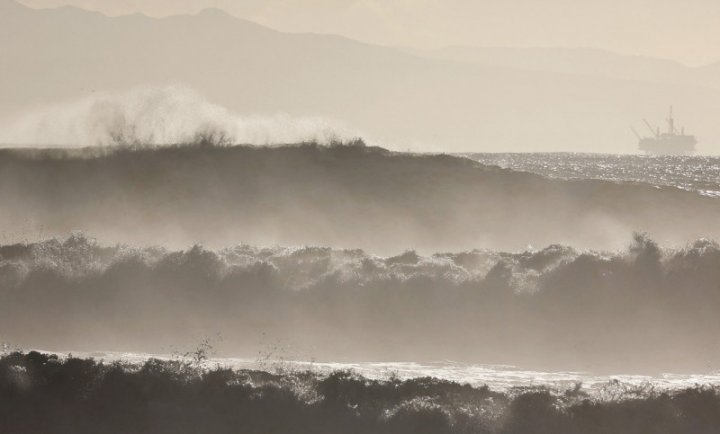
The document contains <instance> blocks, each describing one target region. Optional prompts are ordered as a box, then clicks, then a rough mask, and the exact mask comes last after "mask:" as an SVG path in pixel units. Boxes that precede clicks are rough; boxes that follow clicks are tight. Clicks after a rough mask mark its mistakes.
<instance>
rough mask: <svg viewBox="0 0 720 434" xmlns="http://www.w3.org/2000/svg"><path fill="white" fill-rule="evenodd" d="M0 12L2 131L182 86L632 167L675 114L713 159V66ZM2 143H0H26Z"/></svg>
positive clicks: (200, 23) (403, 129)
mask: <svg viewBox="0 0 720 434" xmlns="http://www.w3.org/2000/svg"><path fill="white" fill-rule="evenodd" d="M0 5H2V6H0V7H1V8H2V13H1V14H0V36H1V38H0V54H1V58H2V62H3V66H4V67H3V68H2V70H0V77H1V78H2V80H0V95H1V96H2V98H0V117H2V118H4V119H5V121H4V122H3V125H4V128H3V130H4V131H9V130H17V123H18V122H19V121H17V119H16V118H17V117H18V116H24V117H25V119H27V117H28V116H29V117H30V118H33V117H35V118H37V117H38V116H39V115H38V113H44V112H45V110H46V107H47V104H61V105H62V104H68V105H70V106H72V105H74V104H77V102H76V101H77V100H78V99H79V98H83V97H87V96H88V94H91V93H92V92H93V91H96V92H121V93H122V92H134V90H133V89H136V88H137V87H138V86H148V85H152V86H165V85H167V84H169V83H178V84H182V85H185V86H187V87H189V88H192V89H195V90H196V91H197V92H198V93H199V94H201V95H204V97H206V98H207V100H208V101H210V102H211V103H214V104H218V105H220V106H222V107H224V108H226V109H228V110H230V111H231V112H233V113H236V114H237V115H238V116H240V117H243V116H261V117H264V116H276V115H277V114H279V113H285V114H287V115H289V116H290V117H301V118H305V117H311V118H315V119H331V120H335V121H338V122H343V123H344V125H346V126H347V128H348V129H350V130H352V131H357V132H359V133H360V134H362V135H363V136H364V137H366V138H367V139H369V140H372V141H373V142H374V143H380V144H382V145H384V146H387V147H390V148H392V149H408V148H411V149H413V150H419V151H428V150H431V151H559V150H566V151H584V152H622V153H627V152H636V139H635V138H634V136H633V135H632V133H631V132H630V130H629V128H628V126H629V125H630V124H631V123H635V124H638V123H640V122H641V121H640V120H641V119H642V118H643V117H647V118H649V119H651V120H652V121H653V122H655V123H661V122H662V119H663V118H664V117H665V115H666V110H667V106H668V105H670V104H674V105H675V106H676V117H677V119H678V122H679V123H680V124H683V125H685V126H686V127H687V129H688V131H690V132H692V133H693V134H696V135H697V136H698V137H699V140H700V145H699V146H698V150H699V152H701V153H718V152H719V151H718V143H720V124H719V123H718V122H717V121H716V120H717V116H718V114H720V90H719V89H718V86H719V84H718V80H717V77H718V73H717V70H718V68H719V67H720V65H717V64H715V65H710V66H706V67H699V68H690V67H686V66H683V65H682V64H679V63H676V62H671V61H663V60H656V59H650V58H637V57H628V56H620V55H615V54H612V53H608V52H604V51H598V50H585V49H577V50H561V49H557V50H556V49H552V50H550V49H528V50H518V49H471V48H470V49H460V48H455V49H443V50H437V51H427V50H425V51H420V52H418V51H408V50H405V49H395V48H386V47H380V46H374V45H367V44H362V43H358V42H353V41H351V40H348V39H344V38H340V37H336V36H320V35H310V34H288V33H279V32H277V31H274V30H271V29H269V28H266V27H262V26H260V25H257V24H254V23H251V22H249V21H244V20H241V19H238V18H234V17H232V16H230V15H228V14H226V13H224V12H222V11H219V10H207V11H204V12H202V13H200V14H198V15H192V16H189V15H188V16H174V17H169V18H163V19H154V18H148V17H145V16H141V15H132V16H125V17H119V18H109V17H106V16H103V15H100V14H98V13H92V12H86V11H82V10H78V9H73V8H62V9H56V10H32V9H28V8H25V7H23V6H21V5H19V4H17V3H14V2H11V1H9V0H2V3H0ZM685 10H687V8H685ZM111 12H112V11H111ZM115 12H120V11H115ZM710 12H712V10H711V9H710ZM18 83H24V85H18ZM73 122H75V121H73ZM73 122H71V123H73ZM78 122H79V123H82V122H81V121H78ZM78 122H75V123H74V124H76V123H78ZM74 124H73V125H74ZM85 127H86V126H85ZM83 128H84V127H83ZM35 133H37V131H36V132H35ZM12 139H13V137H8V136H7V135H6V136H5V137H0V141H4V142H8V141H17V142H30V141H32V139H33V137H30V138H29V139H28V138H27V137H25V138H24V140H22V139H23V137H20V138H18V137H15V139H14V140H12ZM63 144H65V143H63Z"/></svg>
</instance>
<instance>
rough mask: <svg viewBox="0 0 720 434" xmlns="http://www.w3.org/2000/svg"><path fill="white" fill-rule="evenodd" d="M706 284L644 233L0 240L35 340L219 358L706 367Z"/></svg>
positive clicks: (711, 264) (685, 253)
mask: <svg viewBox="0 0 720 434" xmlns="http://www.w3.org/2000/svg"><path fill="white" fill-rule="evenodd" d="M719 281H720V247H719V246H718V245H717V244H716V243H715V242H711V241H707V240H700V241H697V242H695V243H693V244H692V245H689V246H688V247H686V248H683V249H665V248H662V247H660V246H658V245H657V244H656V243H655V242H653V241H652V240H650V239H648V238H646V237H644V236H642V235H637V236H636V238H635V239H634V241H633V242H632V244H631V246H630V247H629V248H628V249H627V250H624V251H620V252H615V253H602V252H592V251H578V250H576V249H573V248H570V247H564V246H550V247H547V248H545V249H542V250H537V251H527V252H521V253H503V252H496V251H486V250H474V251H468V252H462V253H442V254H435V255H431V256H423V255H419V254H418V253H416V252H413V251H408V252H405V253H403V254H401V255H397V256H392V257H380V256H374V255H371V254H368V253H365V252H363V251H361V250H336V249H331V248H323V247H303V248H286V247H275V248H259V247H253V246H247V245H241V246H237V247H233V248H227V249H223V250H219V251H210V250H206V249H203V248H202V247H199V246H195V247H193V248H191V249H189V250H183V251H169V250H166V249H163V248H134V247H128V246H114V247H108V246H102V245H99V244H97V243H96V242H94V241H92V240H90V239H88V238H85V237H83V236H72V237H69V238H67V239H65V240H57V239H53V240H48V241H44V242H39V243H32V244H18V245H7V246H2V247H0V288H1V289H2V290H1V291H0V330H3V333H4V334H5V337H6V339H9V340H12V341H14V342H19V343H23V344H26V345H34V347H36V348H37V347H44V348H48V347H50V348H53V347H54V348H58V347H62V348H73V349H76V350H83V349H88V348H89V349H91V350H94V349H99V348H105V349H112V348H108V342H111V343H114V346H115V348H116V349H124V348H125V349H126V348H132V349H135V350H149V351H151V352H152V351H153V350H157V349H158V348H167V347H168V345H172V344H173V343H174V342H183V341H184V342H187V339H188V338H189V337H195V338H199V337H202V336H207V335H208V334H210V333H215V332H220V333H222V334H223V335H224V336H225V340H224V344H223V345H224V348H223V350H224V351H226V352H227V353H231V354H238V353H241V352H245V354H247V353H248V352H250V353H254V351H255V350H257V349H258V344H259V343H258V339H260V337H259V336H258V335H260V334H263V336H266V337H272V338H274V339H283V340H287V341H290V342H293V343H294V344H296V345H298V346H299V347H302V348H306V349H308V351H309V352H311V353H312V354H314V355H316V356H318V357H321V358H333V357H344V358H346V359H349V360H353V359H355V360H372V359H375V360H378V359H380V360H437V359H438V358H447V359H454V360H466V361H475V362H480V363H509V364H514V365H521V366H536V367H541V368H545V369H548V368H549V369H565V368H570V369H588V370H613V369H617V370H622V371H624V372H627V371H632V370H634V369H636V368H637V369H641V370H644V372H647V371H650V372H654V370H655V369H658V370H663V369H665V370H684V369H699V370H703V371H704V370H708V369H713V368H715V369H716V368H717V366H715V365H714V364H713V363H712V362H708V361H713V360H718V359H719V357H720V349H718V348H717V347H716V346H715V345H712V343H713V342H715V340H716V336H717V334H718V333H720V320H718V318H717V312H718V311H720V296H719V295H718V294H719V293H718V287H717V282H719ZM60 313H61V314H60ZM47 318H52V323H53V327H51V328H47V329H43V330H40V329H37V327H36V324H39V323H41V322H43V321H45V320H46V319H47ZM87 324H93V326H92V327H87ZM128 345H132V347H129V346H128Z"/></svg>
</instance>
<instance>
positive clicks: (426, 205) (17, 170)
mask: <svg viewBox="0 0 720 434" xmlns="http://www.w3.org/2000/svg"><path fill="white" fill-rule="evenodd" d="M0 203H1V204H2V213H0V227H1V228H3V231H4V232H3V234H2V235H3V236H5V237H7V238H10V239H17V238H23V235H24V234H25V236H29V237H36V236H37V235H38V234H42V235H45V236H47V235H50V236H58V235H63V236H64V235H65V234H67V233H68V232H69V231H72V230H85V231H87V232H88V233H92V234H93V235H94V236H96V237H98V238H99V239H102V240H104V241H107V242H126V243H134V244H142V245H146V244H157V245H163V246H174V247H179V246H187V245H192V244H195V243H202V244H204V245H209V246H213V247H223V246H227V245H228V244H235V243H237V242H247V243H250V244H254V245H275V244H279V245H323V246H334V247H345V248H363V249H366V250H368V251H372V252H379V253H382V254H390V253H392V252H397V251H398V250H402V249H406V248H413V249H416V250H418V251H422V252H426V253H428V252H437V251H462V250H468V249H474V248H478V247H482V248H493V249H499V250H518V249H524V248H526V247H527V246H528V245H533V246H545V245H550V244H555V243H560V244H565V245H572V246H575V247H580V248H595V249H610V250H615V249H618V248H620V247H622V246H623V245H624V244H625V243H626V242H627V240H628V239H629V238H630V237H631V236H632V233H633V232H635V231H642V232H647V233H649V234H651V236H652V237H653V238H654V239H657V240H659V241H661V242H662V243H663V244H665V245H674V246H677V245H684V244H685V243H686V242H687V241H688V240H693V239H698V238H702V237H709V238H713V239H720V226H718V225H717V217H718V215H720V201H718V200H713V199H711V198H706V197H701V196H699V195H697V194H694V193H692V192H686V191H681V190H678V189H675V188H656V187H654V186H651V185H643V184H628V183H613V182H607V181H598V180H572V181H571V180H553V179H548V178H544V177H541V176H539V175H533V174H529V173H520V172H513V171H510V170H504V169H500V168H497V167H491V166H484V165H481V164H479V163H477V162H473V161H470V160H468V159H465V158H457V157H452V156H447V155H412V154H401V153H393V152H389V151H386V150H384V149H380V148H372V147H367V146H364V145H363V144H362V142H356V143H351V144H346V145H335V146H319V145H314V144H305V145H298V146H281V147H243V146H234V147H218V146H214V147H213V146H184V147H169V148H162V149H137V150H129V149H127V148H124V149H120V150H117V149H115V150H110V149H107V150H103V149H98V148H95V149H87V150H74V151H62V150H55V151H38V150H15V151H13V150H4V151H2V152H0ZM18 234H20V235H18Z"/></svg>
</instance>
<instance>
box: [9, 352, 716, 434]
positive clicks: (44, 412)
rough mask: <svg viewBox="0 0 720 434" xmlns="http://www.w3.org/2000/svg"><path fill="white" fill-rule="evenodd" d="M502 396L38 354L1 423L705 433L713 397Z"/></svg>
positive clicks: (57, 427) (712, 418) (78, 432)
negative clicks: (108, 361) (106, 361)
mask: <svg viewBox="0 0 720 434" xmlns="http://www.w3.org/2000/svg"><path fill="white" fill-rule="evenodd" d="M605 390H606V392H607V393H606V394H605V395H604V396H600V397H598V396H595V397H592V396H589V395H588V394H587V393H585V392H584V391H583V390H582V387H581V385H579V384H578V385H577V386H576V387H575V388H571V389H568V390H553V389H548V388H530V389H517V390H514V391H511V392H509V393H499V392H496V391H493V390H490V389H488V388H487V387H479V388H474V387H470V386H468V385H461V384H457V383H452V382H448V381H443V380H438V379H434V378H419V379H413V380H406V381H401V380H398V379H391V380H386V381H377V380H370V379H367V378H363V377H361V376H357V375H354V374H352V373H350V372H334V373H332V374H329V375H317V374H313V373H309V372H280V373H271V372H262V371H247V370H242V371H233V370H229V369H220V368H217V369H214V370H203V369H200V368H198V367H197V366H196V365H194V364H193V363H192V362H191V361H187V360H175V361H160V360H149V361H147V362H146V363H144V364H140V365H122V364H102V363H98V362H95V361H92V360H83V359H78V358H68V359H62V358H58V357H57V356H52V355H45V354H39V353H35V352H32V353H29V354H22V353H12V354H7V355H5V356H4V357H2V358H0V400H2V402H3V403H4V405H3V406H2V407H0V423H2V427H3V428H4V429H5V431H6V432H14V433H31V432H53V433H74V434H85V433H97V432H105V433H128V432H132V433H138V434H142V433H148V434H150V433H157V432H172V433H175V434H184V433H197V432H212V433H217V434H222V433H235V432H243V433H250V434H252V433H308V432H314V433H341V432H351V433H357V434H365V433H367V434H378V433H380V434H391V433H393V434H405V433H407V434H411V433H412V434H426V433H427V434H454V433H467V434H470V433H474V434H491V433H497V434H501V433H502V434H516V433H517V434H520V433H522V434H533V433H538V434H540V433H558V434H560V433H568V434H569V433H597V434H606V433H607V434H624V433H637V432H658V433H660V432H661V433H665V434H676V433H677V434H681V433H682V434H685V433H690V432H692V433H701V432H702V433H713V432H716V431H717V427H718V426H719V425H720V411H718V410H720V393H719V391H718V389H717V388H713V387H710V386H697V387H695V388H688V389H685V390H680V391H674V392H662V391H657V390H654V389H652V388H650V387H627V386H624V385H622V384H608V385H607V387H606V389H605Z"/></svg>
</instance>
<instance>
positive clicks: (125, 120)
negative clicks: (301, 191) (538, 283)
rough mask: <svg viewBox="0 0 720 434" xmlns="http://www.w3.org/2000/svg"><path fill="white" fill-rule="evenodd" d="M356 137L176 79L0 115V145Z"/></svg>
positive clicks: (336, 126) (329, 123) (333, 125)
mask: <svg viewBox="0 0 720 434" xmlns="http://www.w3.org/2000/svg"><path fill="white" fill-rule="evenodd" d="M357 136H358V134H357V133H354V132H352V130H351V129H350V128H349V127H347V126H346V125H344V124H343V123H341V122H339V121H334V120H328V119H325V118H322V117H301V118H297V117H291V116H289V115H275V116H241V115H238V114H236V113H233V112H231V111H229V110H227V109H226V108H224V107H222V106H220V105H217V104H213V103H211V102H209V101H207V100H206V99H205V98H204V97H203V96H202V95H201V94H200V93H198V92H196V91H195V90H193V89H191V88H189V87H186V86H182V85H168V86H155V87H153V86H146V87H139V88H135V89H131V90H129V91H126V92H97V93H93V94H92V95H89V96H86V97H84V98H80V99H77V100H74V101H68V102H65V103H60V104H53V105H48V106H45V107H39V108H36V109H34V110H30V111H28V112H26V113H24V114H23V115H19V116H15V117H13V118H11V119H4V120H2V121H0V144H4V145H5V146H8V145H9V146H40V147H42V146H63V147H88V146H158V145H177V144H188V143H207V144H214V145H227V144H238V143H243V144H254V145H268V144H280V143H298V142H309V141H312V142H319V143H330V142H332V141H340V140H347V139H351V138H354V137H357Z"/></svg>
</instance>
